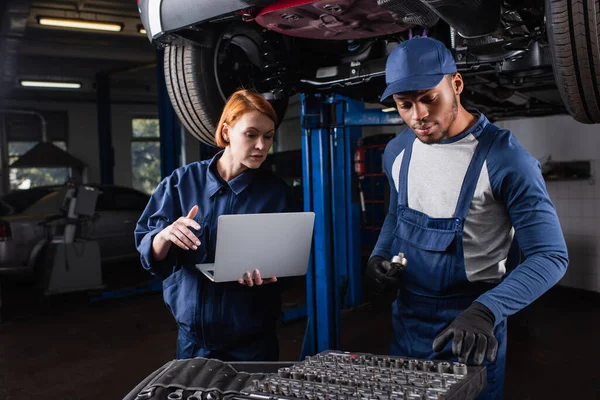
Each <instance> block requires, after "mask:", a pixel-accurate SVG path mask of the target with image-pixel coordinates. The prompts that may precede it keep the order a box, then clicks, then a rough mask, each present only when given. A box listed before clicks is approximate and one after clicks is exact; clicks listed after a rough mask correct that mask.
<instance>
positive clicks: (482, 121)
mask: <svg viewBox="0 0 600 400" xmlns="http://www.w3.org/2000/svg"><path fill="white" fill-rule="evenodd" d="M468 111H469V112H470V113H471V114H479V119H478V120H477V122H475V123H474V124H473V125H472V126H471V127H470V128H469V129H467V130H466V131H464V132H462V133H460V134H458V135H456V136H454V137H451V138H449V139H443V140H442V141H440V144H449V143H455V142H458V141H459V140H461V139H463V138H464V137H465V136H467V135H469V134H472V135H473V136H475V137H476V138H479V135H481V132H483V129H484V128H485V127H486V126H487V125H488V124H489V123H490V121H488V119H487V117H486V116H485V115H483V114H482V113H480V112H479V111H477V110H468Z"/></svg>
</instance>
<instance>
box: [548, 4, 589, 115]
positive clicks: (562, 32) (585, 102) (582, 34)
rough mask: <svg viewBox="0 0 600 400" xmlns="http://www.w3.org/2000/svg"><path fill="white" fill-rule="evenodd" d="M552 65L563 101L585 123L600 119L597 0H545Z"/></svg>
mask: <svg viewBox="0 0 600 400" xmlns="http://www.w3.org/2000/svg"><path fill="white" fill-rule="evenodd" d="M546 26H547V31H548V40H549V42H550V51H551V53H552V67H553V70H554V77H555V80H556V85H557V86H558V91H559V93H560V96H561V98H562V101H563V104H564V105H565V107H566V109H567V111H568V112H569V114H571V116H572V117H573V118H574V119H575V120H577V121H579V122H582V123H585V124H595V123H599V122H600V49H599V43H600V40H599V39H600V38H599V35H600V1H599V0H546Z"/></svg>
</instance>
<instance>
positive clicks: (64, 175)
mask: <svg viewBox="0 0 600 400" xmlns="http://www.w3.org/2000/svg"><path fill="white" fill-rule="evenodd" d="M52 143H53V144H54V145H55V146H56V147H59V148H61V149H62V150H65V151H67V143H66V142H62V141H55V142H52ZM37 144H38V142H35V141H31V142H29V141H28V142H22V141H10V142H9V143H8V163H9V164H12V163H13V162H14V161H16V160H17V159H18V158H19V157H20V156H22V155H23V154H25V153H27V152H28V151H29V150H31V149H32V148H33V147H34V146H35V145H37ZM69 176H70V173H69V168H11V169H10V189H11V190H16V189H29V188H32V187H36V186H44V185H54V184H59V185H60V184H63V183H65V182H66V181H67V179H68V178H69Z"/></svg>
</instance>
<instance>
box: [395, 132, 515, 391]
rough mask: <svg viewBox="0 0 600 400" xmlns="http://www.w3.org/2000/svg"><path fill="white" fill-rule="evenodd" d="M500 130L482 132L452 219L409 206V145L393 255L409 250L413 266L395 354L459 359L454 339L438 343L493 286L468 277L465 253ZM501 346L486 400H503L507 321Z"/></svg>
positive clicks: (399, 310)
mask: <svg viewBox="0 0 600 400" xmlns="http://www.w3.org/2000/svg"><path fill="white" fill-rule="evenodd" d="M497 132H498V128H496V127H495V126H493V125H492V124H488V125H487V126H486V128H485V130H484V131H483V133H482V134H481V139H480V141H479V143H478V145H477V147H476V149H475V153H474V155H473V158H472V159H471V163H470V165H469V168H468V169H467V173H466V175H465V179H464V181H463V186H462V188H461V192H460V196H459V199H458V202H457V206H456V210H455V212H454V215H453V217H452V218H430V217H429V216H427V215H426V214H424V213H422V212H419V211H417V210H413V209H411V208H409V207H408V195H407V182H408V179H407V178H408V169H409V165H410V159H411V155H412V143H413V141H414V140H415V138H416V137H415V138H413V139H412V140H411V142H410V143H409V144H408V145H407V146H406V147H405V150H404V156H403V158H402V166H401V169H400V179H399V187H398V210H397V218H398V219H397V224H396V229H395V231H394V242H393V244H392V248H391V250H392V254H398V253H399V252H403V253H404V254H405V257H406V258H407V260H408V267H407V268H406V270H405V271H404V272H403V284H402V287H401V288H400V289H399V290H398V297H397V299H396V301H395V302H394V303H393V305H392V316H393V326H394V339H393V342H392V345H391V349H390V352H391V354H392V355H399V356H404V357H406V356H410V357H415V358H423V359H446V360H456V357H454V356H453V354H452V346H451V345H452V341H450V342H449V343H448V344H447V345H446V347H445V348H444V349H443V350H442V352H440V353H434V352H433V350H432V344H433V340H434V339H435V337H436V336H437V335H438V334H439V333H441V332H442V330H444V329H445V328H446V327H448V325H449V324H450V323H451V322H452V321H453V320H454V319H455V318H456V317H457V316H458V314H459V313H460V312H461V311H463V310H464V309H465V308H467V307H469V306H470V305H471V303H472V302H473V301H474V300H475V299H476V298H477V297H479V296H480V295H481V294H482V293H484V292H486V291H487V290H489V289H491V288H492V287H493V285H491V284H484V283H471V282H469V281H468V279H467V276H466V272H465V271H466V270H465V262H464V255H463V227H464V223H465V220H466V217H467V213H468V211H469V206H470V203H471V199H472V198H473V194H474V192H475V188H476V185H477V180H478V178H479V175H480V172H481V169H482V167H483V163H484V161H485V158H486V155H487V153H488V151H489V149H490V147H491V144H492V142H493V140H494V138H495V137H496V134H497ZM496 323H497V325H496V328H495V331H494V333H495V335H496V338H497V339H498V343H499V348H498V356H497V358H496V362H495V363H493V364H490V363H488V362H487V361H485V362H484V363H485V366H486V367H487V372H488V376H487V387H486V390H485V392H484V394H483V395H482V398H485V399H501V398H502V391H503V382H504V366H505V361H506V320H503V321H500V322H499V323H498V321H496Z"/></svg>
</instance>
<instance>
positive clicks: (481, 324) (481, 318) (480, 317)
mask: <svg viewBox="0 0 600 400" xmlns="http://www.w3.org/2000/svg"><path fill="white" fill-rule="evenodd" d="M452 337H453V338H454V339H453V340H452V353H454V355H455V356H458V360H459V361H460V362H462V363H466V362H467V360H468V359H469V357H471V356H473V364H475V365H481V363H482V362H483V359H484V358H485V359H487V360H488V361H489V362H494V361H495V360H496V353H497V352H498V340H496V337H495V336H494V314H493V313H492V312H491V311H490V309H489V308H487V307H486V306H484V305H483V304H481V303H478V302H474V303H473V304H472V305H471V306H470V307H469V308H467V309H466V310H464V311H463V312H462V313H460V314H459V315H458V317H456V319H455V320H454V321H453V322H452V323H451V324H450V326H449V327H448V328H446V329H445V330H444V331H442V333H440V334H439V335H438V336H437V337H436V338H435V340H434V341H433V351H435V352H439V351H441V350H442V349H443V348H444V346H446V343H448V341H449V340H450V338H452ZM471 353H472V354H471Z"/></svg>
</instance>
